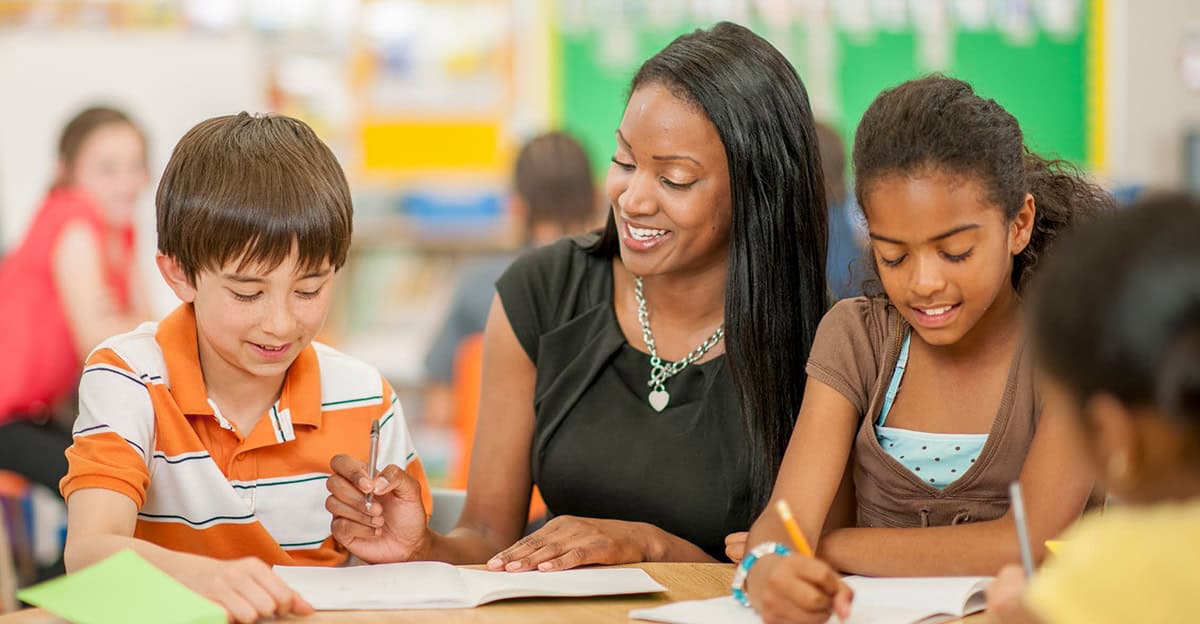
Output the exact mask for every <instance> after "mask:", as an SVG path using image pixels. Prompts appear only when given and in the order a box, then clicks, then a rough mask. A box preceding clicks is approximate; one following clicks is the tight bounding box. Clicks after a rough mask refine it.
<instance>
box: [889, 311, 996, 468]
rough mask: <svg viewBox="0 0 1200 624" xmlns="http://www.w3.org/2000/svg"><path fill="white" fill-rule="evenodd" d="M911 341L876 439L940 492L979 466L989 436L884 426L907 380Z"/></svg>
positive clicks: (891, 387)
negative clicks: (975, 464) (976, 465)
mask: <svg viewBox="0 0 1200 624" xmlns="http://www.w3.org/2000/svg"><path fill="white" fill-rule="evenodd" d="M911 338H912V334H911V333H909V334H906V335H905V336H904V345H903V346H901V347H900V358H899V360H897V361H896V370H895V372H893V373H892V380H891V383H889V384H888V389H887V394H886V395H884V397H883V407H882V408H881V409H880V410H879V422H878V423H876V425H875V438H876V439H877V440H879V446H881V447H883V450H884V452H886V453H887V454H888V455H891V456H892V457H893V458H895V459H896V461H898V462H900V464H901V465H903V466H904V467H905V468H908V470H909V471H910V472H912V473H913V474H914V475H916V476H917V477H918V478H920V479H921V480H922V481H925V482H926V483H928V484H929V485H932V486H933V487H936V488H937V489H939V490H940V489H943V488H945V487H946V486H947V485H950V484H951V483H953V482H954V481H955V480H956V479H958V478H959V477H961V476H962V474H963V473H964V472H966V471H967V469H969V468H970V467H971V464H974V463H975V460H976V459H977V458H978V457H979V453H980V451H982V450H983V445H984V444H985V443H986V442H987V438H988V434H986V433H926V432H924V431H912V430H909V429H896V428H894V427H885V426H884V424H883V423H884V422H885V421H886V420H887V416H888V412H890V411H892V403H894V402H895V401H896V394H897V393H898V392H900V380H901V379H903V378H904V368H905V367H906V366H907V365H908V344H909V341H910V339H911Z"/></svg>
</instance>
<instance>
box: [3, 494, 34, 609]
mask: <svg viewBox="0 0 1200 624" xmlns="http://www.w3.org/2000/svg"><path fill="white" fill-rule="evenodd" d="M29 487H30V486H29V482H28V481H26V480H25V478H24V477H22V476H21V475H19V474H17V473H15V472H8V471H6V470H0V613H8V612H10V611H16V610H17V597H16V593H17V586H18V585H19V584H20V583H19V579H21V578H24V579H27V580H28V579H33V578H34V575H35V573H36V572H35V569H34V564H33V538H32V534H31V533H30V527H29V522H28V519H27V516H28V515H29V514H28V513H27V511H28V508H29V507H30V505H31V503H30V498H29V496H30V490H29ZM18 571H19V572H20V574H18Z"/></svg>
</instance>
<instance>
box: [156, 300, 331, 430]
mask: <svg viewBox="0 0 1200 624" xmlns="http://www.w3.org/2000/svg"><path fill="white" fill-rule="evenodd" d="M154 337H155V340H157V341H158V344H159V345H161V346H162V351H163V360H164V361H165V363H166V366H167V379H168V380H169V382H170V391H171V395H172V396H173V397H175V402H176V403H178V404H179V409H180V410H181V411H182V412H183V413H184V414H190V415H196V416H215V413H214V411H213V407H212V405H211V404H210V403H209V402H208V388H207V387H206V386H205V384H204V373H203V372H202V371H201V369H200V353H199V350H198V347H197V346H196V312H195V310H194V309H193V308H192V304H190V303H184V304H182V305H180V306H179V307H177V308H175V310H173V311H172V312H171V313H170V314H168V315H167V316H166V318H164V319H163V320H162V321H160V322H159V324H158V330H157V331H156V332H155V335H154ZM277 406H278V407H277V410H276V411H277V412H278V413H279V414H282V415H284V416H283V418H284V419H288V420H290V422H291V423H292V424H298V425H308V426H310V427H320V426H321V371H320V366H319V364H318V363H317V353H316V351H315V350H314V349H313V346H312V344H309V345H307V346H305V347H304V350H303V351H301V352H300V355H298V356H296V360H295V361H294V362H292V365H291V366H290V367H289V368H288V372H287V375H286V376H285V377H284V380H283V390H282V391H281V392H280V394H279V402H278V404H277ZM271 417H272V418H275V417H276V416H274V415H271ZM289 417H290V418H289ZM247 433H249V432H247Z"/></svg>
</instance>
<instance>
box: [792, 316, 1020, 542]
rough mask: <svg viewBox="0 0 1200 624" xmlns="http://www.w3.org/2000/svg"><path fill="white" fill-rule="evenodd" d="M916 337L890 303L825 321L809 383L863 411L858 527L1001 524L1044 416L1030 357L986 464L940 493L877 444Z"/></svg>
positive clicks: (1010, 390) (991, 439)
mask: <svg viewBox="0 0 1200 624" xmlns="http://www.w3.org/2000/svg"><path fill="white" fill-rule="evenodd" d="M908 329H909V326H908V324H907V323H906V322H905V321H904V320H903V318H901V316H900V314H899V313H898V312H897V311H896V309H895V308H894V307H892V305H891V304H890V303H888V302H887V301H886V300H884V299H877V298H873V299H868V298H865V297H859V298H856V299H845V300H843V301H840V302H838V303H837V304H836V305H834V306H833V309H831V310H830V311H829V313H828V314H826V315H825V318H824V319H822V321H821V326H820V327H819V328H818V329H817V336H816V339H815V341H814V343H813V348H812V352H811V354H810V355H809V360H808V367H807V371H808V375H809V376H810V377H812V378H813V379H816V380H818V381H821V382H822V383H825V384H827V385H829V386H830V387H832V388H833V389H835V390H837V391H838V392H840V393H841V394H843V395H844V396H845V397H846V398H847V399H849V400H850V403H852V404H853V405H854V408H855V409H856V410H857V411H858V415H859V422H860V425H859V429H858V435H857V436H856V437H855V441H854V449H853V454H854V457H853V464H854V487H855V492H856V496H857V499H858V526H860V527H900V528H908V527H924V526H944V525H950V524H960V523H964V522H975V521H980V520H992V519H995V518H998V517H1000V516H1002V515H1004V512H1005V511H1007V510H1008V484H1009V483H1010V482H1012V481H1015V480H1016V479H1017V478H1018V477H1019V476H1020V474H1021V466H1022V465H1023V464H1024V463H1025V455H1026V453H1028V452H1029V445H1030V443H1031V442H1032V441H1033V434H1034V431H1035V430H1036V429H1037V423H1038V418H1039V417H1040V416H1041V411H1042V402H1041V397H1040V396H1039V394H1038V391H1037V388H1036V386H1035V384H1034V380H1033V362H1032V358H1031V356H1030V354H1029V350H1028V349H1024V348H1022V349H1019V350H1018V351H1017V354H1016V356H1015V358H1014V360H1013V363H1012V365H1011V367H1010V368H1009V373H1008V383H1007V385H1006V387H1005V390H1004V395H1003V398H1002V399H1001V401H1000V410H999V412H998V413H997V414H996V419H995V421H994V422H993V423H992V429H991V432H990V433H989V435H988V439H987V443H986V444H984V447H983V450H982V451H981V452H980V454H979V458H978V460H977V461H976V462H975V464H973V465H972V466H971V468H970V469H968V470H967V471H966V472H964V473H963V474H962V476H961V477H959V478H958V480H956V481H954V482H953V483H951V484H950V485H948V486H946V487H945V488H944V489H941V490H939V489H937V488H936V487H933V486H932V485H930V484H928V483H926V482H925V481H923V480H922V479H920V478H918V477H917V476H916V475H914V474H913V473H912V472H910V471H909V470H908V469H907V468H905V467H904V466H903V465H901V464H900V462H898V461H896V460H895V459H894V458H893V457H892V456H890V455H888V454H887V452H885V451H884V450H883V449H882V448H881V447H880V446H879V441H878V440H877V438H876V437H875V427H874V426H875V423H876V422H877V421H878V419H879V410H880V407H881V406H882V403H883V397H884V394H885V393H886V391H887V386H888V382H889V381H890V380H891V377H892V372H893V371H894V370H895V368H896V361H897V359H899V355H900V344H901V342H902V341H903V338H904V335H905V333H906V332H907V331H908ZM868 415H869V416H870V417H869V418H866V417H865V416H868Z"/></svg>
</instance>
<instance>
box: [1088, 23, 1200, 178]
mask: <svg viewBox="0 0 1200 624" xmlns="http://www.w3.org/2000/svg"><path fill="white" fill-rule="evenodd" d="M1105 10H1106V15H1107V17H1108V28H1107V31H1108V35H1109V37H1108V42H1107V43H1108V52H1109V55H1108V62H1107V63H1106V68H1107V73H1108V75H1107V81H1108V89H1107V93H1108V101H1107V104H1108V124H1107V142H1108V161H1109V162H1108V167H1107V169H1108V177H1110V178H1111V179H1113V180H1114V181H1116V182H1118V183H1141V184H1150V185H1154V186H1171V187H1179V186H1181V185H1182V184H1183V181H1184V180H1183V167H1184V165H1183V136H1184V133H1185V131H1186V130H1187V129H1188V128H1200V93H1198V92H1196V91H1189V90H1188V89H1187V87H1186V86H1185V85H1184V83H1183V78H1182V76H1181V74H1180V61H1181V58H1182V57H1181V48H1182V43H1183V35H1184V32H1185V31H1186V29H1187V28H1188V27H1189V24H1192V25H1195V24H1197V23H1200V0H1106V1H1105Z"/></svg>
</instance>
